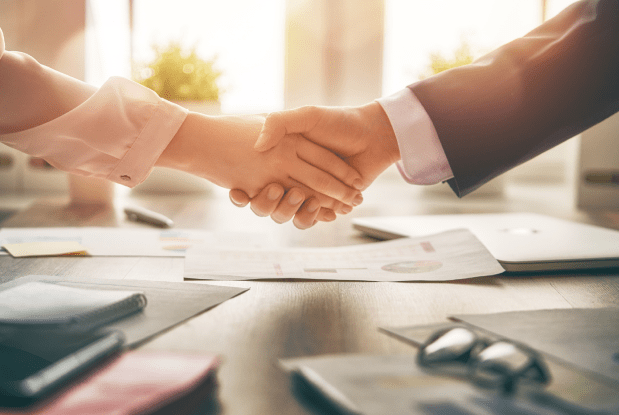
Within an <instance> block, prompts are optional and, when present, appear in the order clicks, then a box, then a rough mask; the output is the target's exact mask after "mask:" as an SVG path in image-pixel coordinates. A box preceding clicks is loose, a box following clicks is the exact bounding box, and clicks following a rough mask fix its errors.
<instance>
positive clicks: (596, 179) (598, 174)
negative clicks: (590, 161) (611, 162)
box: [585, 170, 619, 185]
mask: <svg viewBox="0 0 619 415" xmlns="http://www.w3.org/2000/svg"><path fill="white" fill-rule="evenodd" d="M585 181H586V182H587V183H592V184H609V185H619V171H613V170H606V171H604V170H600V171H590V172H587V173H586V174H585Z"/></svg>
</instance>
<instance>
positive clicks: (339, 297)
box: [0, 180, 619, 415]
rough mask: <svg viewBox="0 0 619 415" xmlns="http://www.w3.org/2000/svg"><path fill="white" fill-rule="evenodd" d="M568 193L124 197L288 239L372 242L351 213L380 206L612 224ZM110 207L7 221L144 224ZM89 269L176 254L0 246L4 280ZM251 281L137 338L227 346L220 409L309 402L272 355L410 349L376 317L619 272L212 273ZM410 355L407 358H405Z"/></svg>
mask: <svg viewBox="0 0 619 415" xmlns="http://www.w3.org/2000/svg"><path fill="white" fill-rule="evenodd" d="M571 197H572V194H571V192H569V191H568V190H566V189H565V188H561V187H560V186H558V187H557V186H554V187H548V188H517V187H516V188H508V189H507V190H506V194H505V196H504V197H502V198H498V199H483V198H476V197H474V196H471V197H467V198H465V199H463V200H456V199H455V197H452V196H445V195H431V194H427V193H424V192H423V191H421V190H420V189H419V188H413V187H411V186H407V185H404V184H402V183H401V182H397V181H391V180H387V181H385V182H384V183H379V184H377V185H376V186H374V187H372V188H371V189H369V190H368V191H367V192H366V194H365V198H366V200H365V202H364V204H363V205H361V206H360V207H359V208H357V209H356V210H355V211H354V212H353V213H352V214H350V215H348V216H345V217H342V218H340V219H339V220H337V221H336V222H333V223H330V224H319V225H318V226H316V227H315V228H313V229H311V230H308V231H299V230H297V229H295V228H294V227H293V226H292V225H291V224H286V225H281V226H279V225H276V224H274V223H273V222H271V221H270V219H262V218H257V217H255V216H254V215H253V214H252V213H251V211H250V210H249V208H246V209H238V208H235V207H234V206H232V204H230V202H229V201H228V199H227V193H226V192H222V191H215V192H214V194H213V195H211V196H210V197H191V196H183V197H181V196H167V197H166V196H158V197H155V196H152V197H140V198H130V200H131V201H132V202H133V203H137V204H141V205H143V206H145V207H150V208H156V209H157V210H158V211H160V212H161V213H164V214H166V215H168V216H170V217H171V218H172V219H173V220H175V222H176V224H177V226H178V227H181V228H182V227H191V228H202V229H207V230H213V231H218V230H239V231H246V230H248V229H249V230H252V231H265V232H270V233H271V234H272V235H273V236H274V237H275V238H276V240H277V241H279V243H281V244H282V245H290V246H329V245H331V246H335V245H346V244H356V243H368V242H372V239H370V238H367V237H363V236H362V235H360V234H358V233H357V232H356V231H354V230H353V229H352V227H351V224H350V219H351V217H354V216H369V215H378V214H385V215H386V214H389V215H404V214H429V213H474V212H505V211H529V212H538V213H545V214H551V215H554V216H557V217H562V218H567V219H573V220H579V221H583V222H589V223H598V224H602V225H606V226H612V227H616V228H619V223H618V221H617V218H616V213H615V214H614V215H615V216H613V214H612V213H605V212H597V213H594V214H588V213H586V212H579V211H576V210H575V209H574V208H573V203H572V200H573V199H571ZM125 202H126V199H124V198H123V199H121V200H117V203H116V206H115V209H108V210H97V209H77V208H67V207H66V203H67V202H66V200H63V199H60V200H50V199H47V200H42V201H39V202H37V203H35V204H33V205H32V206H31V207H30V208H28V209H25V210H23V211H21V212H20V213H18V214H16V215H14V216H12V217H11V218H10V219H8V220H7V221H5V222H4V223H3V224H2V226H6V227H8V226H61V225H65V226H80V225H81V226H95V225H96V226H123V227H127V226H128V227H136V226H141V225H137V224H134V223H130V222H126V221H125V220H124V217H123V215H122V213H121V212H122V204H123V203H125ZM37 273H38V274H52V275H60V276H71V275H81V276H84V275H88V276H92V277H96V278H127V279H153V280H168V281H181V280H182V275H183V260H182V259H178V258H100V257H99V258H79V257H78V258H48V259H41V258H37V259H14V258H10V257H7V256H4V257H0V276H1V278H2V280H3V281H6V280H9V279H12V278H15V277H18V276H20V275H27V274H37ZM214 284H220V285H231V286H242V287H250V288H251V289H250V290H249V291H248V292H247V293H245V294H242V295H240V296H238V297H236V298H233V299H232V300H230V301H227V302H225V303H223V304H222V305H220V306H218V307H216V308H214V309H212V310H210V311H208V312H206V313H204V314H202V315H200V316H198V317H196V318H194V319H192V320H190V321H189V322H187V323H185V324H182V325H180V326H178V327H176V328H174V329H172V330H170V331H168V332H166V333H163V334H162V335H160V336H159V337H157V338H155V339H154V340H153V341H151V342H149V343H147V344H146V345H144V346H142V347H144V348H145V349H159V350H161V349H163V350H179V351H190V352H191V351H205V352H211V353H218V354H220V355H222V356H223V357H224V364H223V366H222V368H221V370H220V373H219V381H220V389H219V400H220V408H219V410H218V411H219V412H218V413H223V414H247V415H250V414H251V415H255V414H315V413H318V412H316V410H315V408H312V404H311V403H307V402H305V403H304V402H303V401H302V400H299V399H297V397H295V395H294V394H293V392H291V388H290V383H289V379H288V377H287V376H286V374H285V373H284V372H283V371H281V370H280V369H279V367H278V366H277V363H276V362H277V359H278V358H284V357H298V356H308V355H318V354H325V353H358V352H362V353H363V352H366V353H406V354H411V356H412V355H413V353H414V350H413V349H412V348H410V347H409V346H407V345H405V344H403V343H401V342H399V341H397V340H395V339H393V338H390V337H388V336H387V335H385V334H382V333H380V332H378V330H377V327H379V326H398V325H412V324H429V323H434V322H442V321H445V319H446V318H447V317H448V316H450V315H453V314H463V313H490V312H501V311H513V310H532V309H542V308H569V307H604V306H612V305H614V306H617V305H619V278H618V277H617V276H615V275H613V274H612V273H610V274H604V273H594V274H586V273H578V274H569V275H562V274H559V275H551V276H527V277H505V276H503V277H489V278H480V279H472V280H466V281H458V282H451V283H370V282H330V281H327V282H324V281H317V282H249V281H237V282H215V283H214ZM411 362H412V360H411Z"/></svg>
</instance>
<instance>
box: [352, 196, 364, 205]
mask: <svg viewBox="0 0 619 415" xmlns="http://www.w3.org/2000/svg"><path fill="white" fill-rule="evenodd" d="M361 203H363V195H360V194H359V195H357V196H355V198H354V199H353V200H352V205H353V206H359V205H360V204H361Z"/></svg>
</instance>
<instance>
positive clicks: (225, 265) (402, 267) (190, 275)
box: [185, 229, 503, 281]
mask: <svg viewBox="0 0 619 415" xmlns="http://www.w3.org/2000/svg"><path fill="white" fill-rule="evenodd" d="M502 272H503V268H502V267H501V265H500V264H499V263H498V262H497V261H496V259H494V257H492V255H490V253H489V252H488V250H487V249H486V248H485V247H484V246H483V245H482V244H481V242H479V240H478V239H477V238H476V237H475V236H474V235H473V234H472V233H471V232H470V231H469V230H466V229H458V230H453V231H448V232H443V233H440V234H436V235H431V236H425V237H420V238H402V239H397V240H393V241H387V242H376V243H372V244H363V245H354V246H346V247H335V248H283V249H278V250H276V249H241V248H239V249H234V248H220V247H215V246H212V245H210V246H209V245H197V246H194V247H192V248H190V249H189V250H188V251H187V255H186V257H185V278H186V279H212V280H245V279H289V278H295V279H317V280H349V281H450V280H457V279H464V278H473V277H481V276H486V275H496V274H500V273H502Z"/></svg>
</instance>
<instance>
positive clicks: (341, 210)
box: [340, 205, 352, 215]
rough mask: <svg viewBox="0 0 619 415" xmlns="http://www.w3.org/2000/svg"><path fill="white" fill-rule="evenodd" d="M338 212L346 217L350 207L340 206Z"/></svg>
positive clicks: (350, 209) (350, 210)
mask: <svg viewBox="0 0 619 415" xmlns="http://www.w3.org/2000/svg"><path fill="white" fill-rule="evenodd" d="M340 212H342V213H343V214H344V215H346V214H347V213H350V212H352V206H348V205H346V206H342V208H341V209H340Z"/></svg>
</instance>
